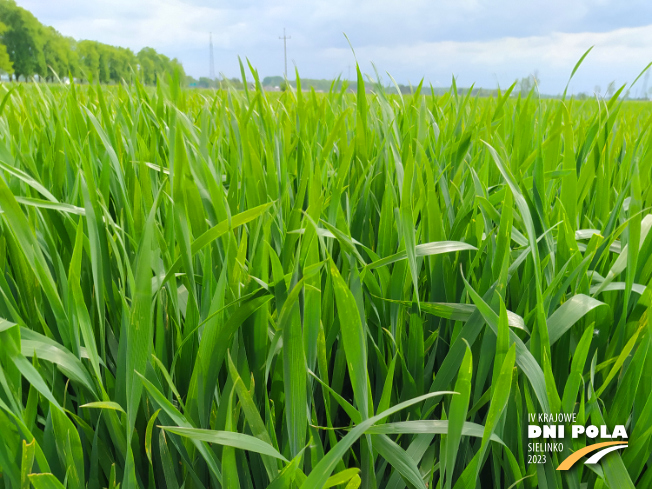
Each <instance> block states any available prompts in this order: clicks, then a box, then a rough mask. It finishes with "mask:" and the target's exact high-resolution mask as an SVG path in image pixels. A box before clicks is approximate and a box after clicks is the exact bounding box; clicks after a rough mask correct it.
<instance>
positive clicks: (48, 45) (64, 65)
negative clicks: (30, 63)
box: [41, 27, 70, 80]
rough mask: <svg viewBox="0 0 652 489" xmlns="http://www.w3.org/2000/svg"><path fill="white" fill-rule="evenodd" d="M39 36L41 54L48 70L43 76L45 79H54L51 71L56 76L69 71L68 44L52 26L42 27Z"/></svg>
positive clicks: (63, 74)
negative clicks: (41, 47) (40, 39)
mask: <svg viewBox="0 0 652 489" xmlns="http://www.w3.org/2000/svg"><path fill="white" fill-rule="evenodd" d="M41 38H42V40H43V56H44V58H45V64H46V66H47V70H48V71H47V72H46V74H45V78H46V79H47V80H52V79H54V74H53V72H54V73H56V74H57V76H65V75H66V74H67V72H68V71H69V62H68V58H69V52H70V45H69V44H68V42H67V41H66V39H65V38H64V37H63V36H62V35H61V34H59V33H58V32H57V31H56V30H55V29H54V28H53V27H44V28H43V29H42V30H41Z"/></svg>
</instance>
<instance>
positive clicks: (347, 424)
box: [0, 69, 652, 489]
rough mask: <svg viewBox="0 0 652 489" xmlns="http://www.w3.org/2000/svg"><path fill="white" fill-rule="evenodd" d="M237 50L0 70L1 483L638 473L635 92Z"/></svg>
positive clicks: (645, 399)
mask: <svg viewBox="0 0 652 489" xmlns="http://www.w3.org/2000/svg"><path fill="white" fill-rule="evenodd" d="M250 71H251V73H250V74H248V77H249V82H251V83H252V85H251V86H250V87H249V88H248V89H245V90H236V89H235V88H230V89H226V90H220V91H197V90H194V91H193V90H187V89H184V88H180V87H179V85H178V83H175V82H174V81H173V80H171V81H170V83H162V82H161V83H159V85H158V86H157V87H145V86H143V85H141V84H140V83H139V82H138V81H137V80H136V81H134V82H133V83H130V84H127V83H125V84H123V85H118V86H113V87H107V86H99V85H81V86H80V85H76V86H75V85H68V86H66V85H46V84H32V83H30V84H19V85H15V84H14V85H3V86H2V87H1V88H0V270H2V273H0V473H1V476H0V486H2V487H6V488H13V489H19V488H20V489H28V488H30V487H34V488H36V489H50V488H62V487H66V488H69V489H82V488H88V489H99V488H110V489H113V488H118V487H120V488H147V489H153V488H171V489H181V488H184V489H200V488H225V489H227V488H228V489H231V488H240V487H242V488H263V487H270V488H304V489H313V488H326V487H339V488H346V489H355V488H358V487H361V488H376V487H379V488H392V489H401V488H421V489H424V488H440V489H449V488H452V489H466V488H480V487H482V488H504V489H507V488H514V489H517V488H523V489H525V488H535V487H541V488H547V489H553V488H571V489H584V488H586V489H592V488H596V489H600V488H611V489H620V488H634V487H639V488H649V487H652V467H651V464H652V462H651V461H650V450H651V443H652V354H651V355H650V356H649V357H648V356H647V354H648V353H649V352H650V351H651V348H650V347H651V341H652V334H651V333H652V331H651V330H650V325H649V323H648V306H649V305H650V303H651V302H652V233H650V229H651V227H652V211H651V209H650V207H651V206H652V181H651V180H652V105H650V104H649V103H644V102H635V101H626V100H625V99H624V98H623V97H622V95H624V93H625V91H626V90H627V89H628V87H623V88H622V89H621V90H619V91H618V92H617V93H616V94H615V95H614V96H613V97H612V98H611V99H589V100H574V99H573V98H572V97H570V96H569V97H565V98H558V99H542V98H539V97H538V95H537V94H536V92H534V91H533V92H531V93H530V94H529V96H526V95H519V96H515V94H514V93H513V92H512V90H511V89H509V90H505V91H503V92H499V94H498V96H497V97H492V98H482V97H475V96H471V95H470V93H471V92H469V91H466V94H464V93H462V92H459V93H458V90H457V89H456V88H455V85H453V87H452V88H451V90H450V91H449V92H448V93H446V94H445V95H444V96H438V97H431V96H425V95H423V94H422V93H421V89H422V87H421V86H419V87H415V88H414V91H413V93H412V94H411V95H403V96H400V95H395V94H394V95H392V94H386V93H385V91H384V90H383V88H382V86H380V85H375V84H372V83H371V82H370V81H367V83H366V86H365V83H364V79H363V76H362V75H361V73H360V71H359V70H358V81H357V93H351V92H348V91H346V90H345V89H344V88H342V89H333V90H331V92H330V93H315V92H314V91H301V89H300V87H298V89H297V90H294V89H290V90H289V91H287V92H284V93H282V94H269V93H265V92H263V90H262V88H261V86H260V83H259V80H258V78H257V75H256V72H255V71H254V70H253V69H252V70H250ZM247 73H249V71H248V72H247ZM242 75H243V77H244V76H245V70H244V69H243V72H242ZM512 88H513V87H512ZM534 413H575V414H576V416H577V420H578V421H577V422H578V424H583V425H589V424H592V425H607V426H608V427H610V428H612V427H613V426H615V425H624V426H625V427H626V430H627V433H628V435H629V438H628V440H626V441H628V442H629V446H628V448H626V449H625V450H621V451H617V452H613V453H611V454H609V455H608V456H606V457H605V458H604V459H603V460H602V461H601V462H600V463H599V464H596V465H588V464H586V465H585V464H581V463H580V464H577V465H576V466H575V467H574V468H573V469H572V470H569V471H565V472H562V471H557V470H556V468H557V466H558V465H559V463H560V462H561V461H562V460H563V459H565V458H566V457H567V456H568V455H570V454H571V453H572V452H573V451H575V450H578V449H580V448H582V447H584V446H586V445H587V444H590V443H593V442H597V441H599V440H598V439H596V440H591V439H587V438H586V437H584V436H582V437H580V438H578V439H570V438H567V439H566V440H565V446H564V450H563V451H562V452H559V453H553V454H550V453H549V454H548V456H547V458H546V460H545V463H531V460H530V458H531V457H530V454H531V452H529V449H528V443H529V442H528V438H527V425H528V414H534ZM557 441H559V440H557Z"/></svg>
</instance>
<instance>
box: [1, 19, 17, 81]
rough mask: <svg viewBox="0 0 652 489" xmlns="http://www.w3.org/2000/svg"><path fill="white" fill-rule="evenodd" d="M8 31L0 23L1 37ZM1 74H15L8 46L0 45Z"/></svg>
mask: <svg viewBox="0 0 652 489" xmlns="http://www.w3.org/2000/svg"><path fill="white" fill-rule="evenodd" d="M6 30H7V26H6V25H4V24H3V23H2V22H0V36H2V34H3V33H4V32H5V31H6ZM0 72H4V73H8V74H10V75H11V74H12V73H13V72H14V66H13V64H12V62H11V59H10V58H9V53H7V46H5V45H4V44H0Z"/></svg>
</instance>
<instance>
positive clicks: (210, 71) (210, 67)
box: [208, 32, 215, 80]
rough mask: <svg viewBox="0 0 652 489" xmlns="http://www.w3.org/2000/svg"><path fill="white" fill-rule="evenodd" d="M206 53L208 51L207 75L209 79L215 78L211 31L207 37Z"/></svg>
mask: <svg viewBox="0 0 652 489" xmlns="http://www.w3.org/2000/svg"><path fill="white" fill-rule="evenodd" d="M208 39H209V40H208V53H209V58H210V61H209V65H208V77H209V78H210V79H211V80H215V59H213V33H212V32H211V33H210V34H209V38H208Z"/></svg>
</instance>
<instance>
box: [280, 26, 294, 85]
mask: <svg viewBox="0 0 652 489" xmlns="http://www.w3.org/2000/svg"><path fill="white" fill-rule="evenodd" d="M279 39H283V54H284V55H285V80H286V81H287V79H288V42H287V41H288V39H292V37H290V36H286V35H285V27H283V37H280V36H279Z"/></svg>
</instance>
